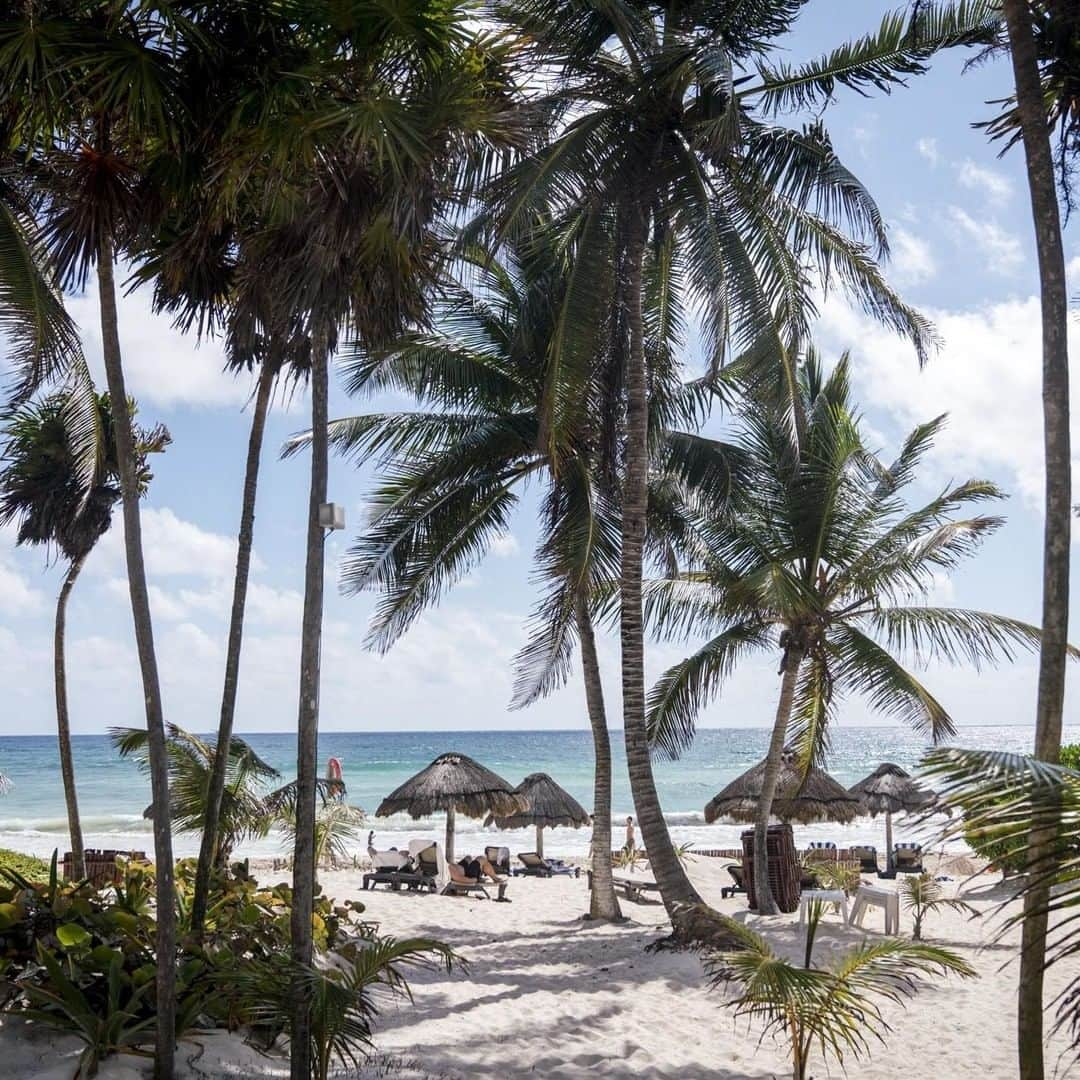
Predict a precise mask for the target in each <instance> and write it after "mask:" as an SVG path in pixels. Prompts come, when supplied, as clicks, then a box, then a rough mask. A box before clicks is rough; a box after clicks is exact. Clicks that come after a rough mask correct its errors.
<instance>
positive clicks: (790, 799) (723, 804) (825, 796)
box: [705, 750, 859, 825]
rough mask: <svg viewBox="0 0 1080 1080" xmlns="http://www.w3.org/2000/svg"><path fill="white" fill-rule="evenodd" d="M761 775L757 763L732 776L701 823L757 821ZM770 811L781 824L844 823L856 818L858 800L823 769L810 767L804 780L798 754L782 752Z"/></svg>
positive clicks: (760, 765)
mask: <svg viewBox="0 0 1080 1080" xmlns="http://www.w3.org/2000/svg"><path fill="white" fill-rule="evenodd" d="M764 776H765V762H764V761H759V762H758V763H757V764H756V765H755V766H754V767H753V768H752V769H748V770H747V771H746V772H744V773H743V774H742V776H739V777H736V778H735V779H734V780H732V781H731V783H730V784H728V786H727V787H726V788H724V790H723V791H721V792H720V793H719V794H718V795H715V796H714V797H713V798H712V799H710V800H709V802H708V805H706V807H705V820H706V821H707V822H708V823H709V824H710V825H711V824H712V823H713V822H714V821H716V820H717V819H718V818H722V817H727V818H732V819H734V820H735V821H746V822H751V823H752V822H753V821H754V820H755V819H756V818H757V805H758V799H759V797H760V796H761V787H762V781H763V779H764ZM772 812H773V816H774V817H778V818H779V819H780V820H781V821H797V822H799V823H800V824H803V825H806V824H809V823H810V822H813V821H838V822H840V823H841V824H846V823H847V822H849V821H852V820H853V819H854V818H856V817H858V814H859V800H858V799H856V798H855V796H853V795H849V794H848V793H847V792H846V791H845V790H844V789H843V788H842V787H841V786H840V784H838V783H837V782H836V781H835V780H834V779H833V778H832V777H831V776H830V775H829V774H828V773H827V772H825V770H824V769H818V768H812V769H811V770H810V772H809V773H807V774H806V778H805V780H804V779H803V769H802V765H801V763H800V760H799V756H798V754H796V753H795V752H794V751H792V750H785V751H784V757H783V761H782V764H781V767H780V777H779V779H778V780H777V784H776V796H775V798H774V799H773V805H772Z"/></svg>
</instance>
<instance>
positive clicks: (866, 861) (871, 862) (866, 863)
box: [851, 844, 878, 874]
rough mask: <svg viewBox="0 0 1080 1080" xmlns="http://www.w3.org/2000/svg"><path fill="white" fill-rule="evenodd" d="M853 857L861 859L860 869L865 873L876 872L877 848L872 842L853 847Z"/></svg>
mask: <svg viewBox="0 0 1080 1080" xmlns="http://www.w3.org/2000/svg"><path fill="white" fill-rule="evenodd" d="M851 857H852V858H853V859H858V860H859V870H860V872H861V873H863V874H876V873H877V869H878V863H877V848H876V847H872V846H871V845H870V844H860V845H857V846H856V847H853V848H852V849H851Z"/></svg>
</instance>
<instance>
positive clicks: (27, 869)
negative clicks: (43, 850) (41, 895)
mask: <svg viewBox="0 0 1080 1080" xmlns="http://www.w3.org/2000/svg"><path fill="white" fill-rule="evenodd" d="M5 869H11V870H14V871H15V872H16V873H17V874H22V876H23V877H24V878H28V879H29V880H30V881H46V880H48V877H49V864H48V863H47V862H46V861H45V860H44V859H39V858H38V857H37V856H36V855H24V854H23V853H22V852H21V851H11V850H9V849H8V848H0V871H3V870H5Z"/></svg>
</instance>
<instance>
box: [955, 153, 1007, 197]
mask: <svg viewBox="0 0 1080 1080" xmlns="http://www.w3.org/2000/svg"><path fill="white" fill-rule="evenodd" d="M956 178H957V180H959V182H960V185H961V187H966V188H968V189H969V190H971V191H979V192H981V193H982V194H983V195H984V196H985V197H986V199H987V200H988V201H989V202H990V203H991V204H993V205H994V206H1004V205H1005V203H1007V202H1008V201H1009V199H1011V198H1012V192H1013V185H1012V181H1011V180H1010V179H1009V178H1008V177H1007V176H1006V175H1005V174H1004V173H999V172H996V171H995V170H994V169H988V168H986V166H985V165H979V164H977V163H976V162H974V161H972V160H971V159H970V158H967V159H965V160H964V161H962V162H961V163H960V164H959V166H958V167H957V173H956Z"/></svg>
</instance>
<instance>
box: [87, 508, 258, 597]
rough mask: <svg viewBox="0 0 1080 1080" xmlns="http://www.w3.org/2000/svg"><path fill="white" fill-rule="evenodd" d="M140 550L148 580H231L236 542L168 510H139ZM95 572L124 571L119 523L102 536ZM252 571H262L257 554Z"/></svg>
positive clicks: (118, 521)
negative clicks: (169, 578)
mask: <svg viewBox="0 0 1080 1080" xmlns="http://www.w3.org/2000/svg"><path fill="white" fill-rule="evenodd" d="M142 535H143V551H144V552H145V555H146V567H147V572H148V574H149V575H150V576H151V577H172V576H178V575H190V576H192V577H199V578H204V579H207V580H214V581H216V580H221V579H231V577H232V573H233V570H234V569H235V566H236V539H235V537H231V536H222V535H221V534H220V533H214V532H209V531H208V530H206V529H203V528H201V527H200V526H198V525H196V524H195V523H194V522H192V521H185V520H184V519H183V518H181V517H179V516H178V515H177V514H176V513H175V511H173V510H171V509H169V507H167V506H165V507H146V506H144V507H143V508H142ZM90 565H91V566H94V567H95V569H96V570H97V572H99V573H100V572H105V573H109V574H111V575H113V576H116V575H117V574H122V573H124V572H125V561H124V536H123V521H122V519H120V518H117V522H116V524H115V525H114V527H113V528H112V529H110V530H109V532H108V533H106V534H105V536H104V538H103V539H102V541H101V543H100V544H99V545H98V551H97V553H95V557H94V560H93V562H92V563H91V564H90ZM251 565H252V568H253V569H254V570H256V571H258V570H262V569H265V564H264V563H263V562H262V561H261V560H260V559H259V557H258V556H257V555H253V557H252V560H251Z"/></svg>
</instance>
